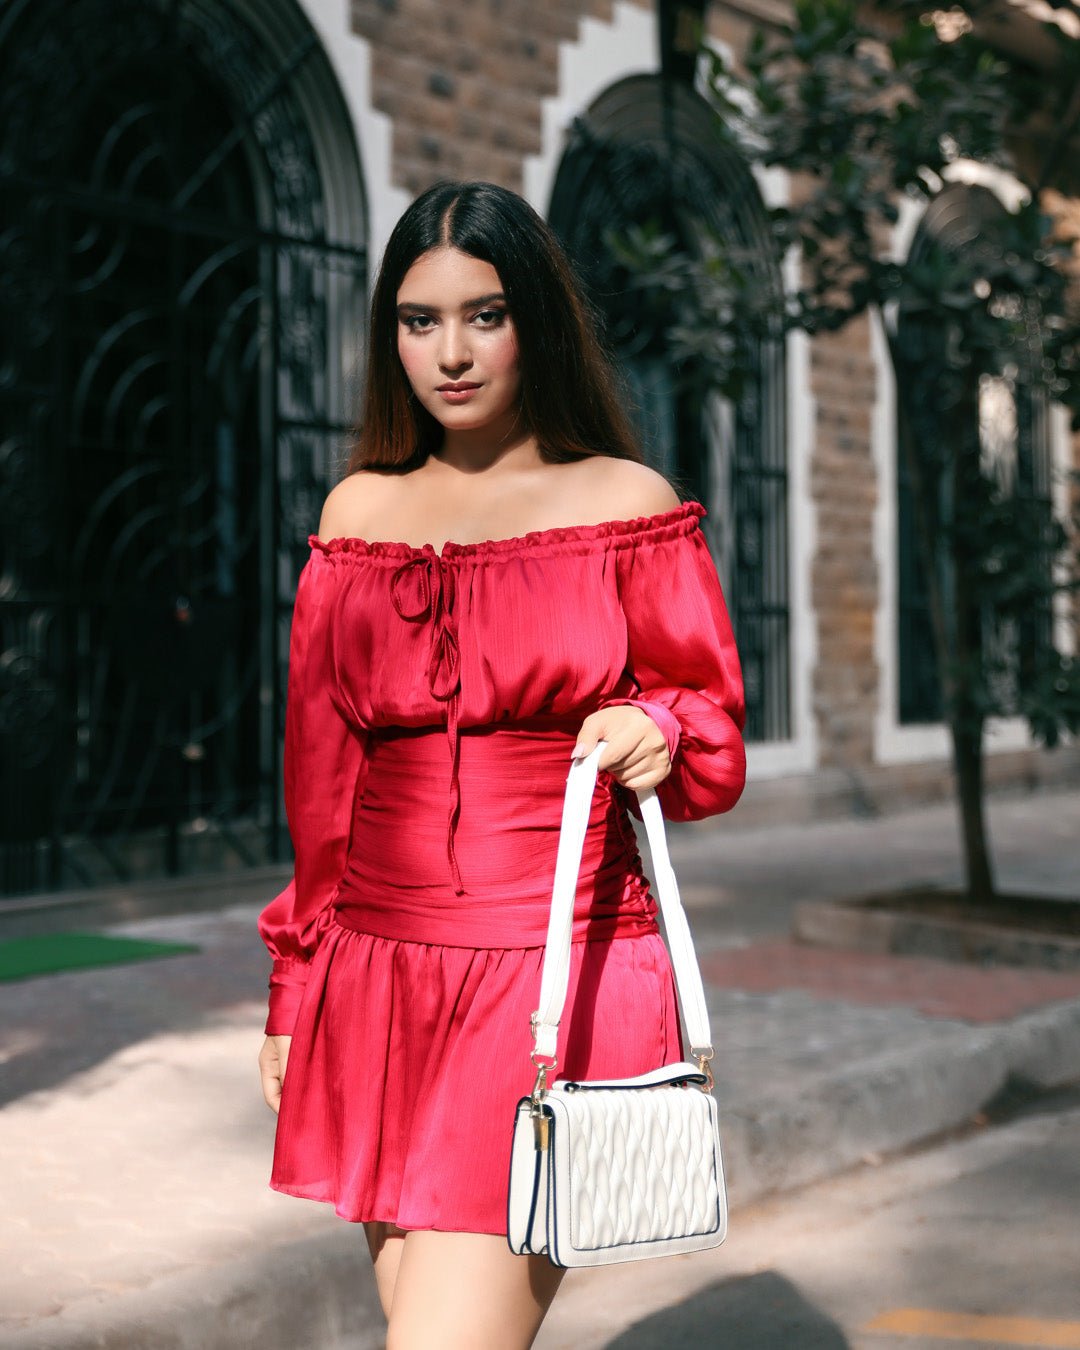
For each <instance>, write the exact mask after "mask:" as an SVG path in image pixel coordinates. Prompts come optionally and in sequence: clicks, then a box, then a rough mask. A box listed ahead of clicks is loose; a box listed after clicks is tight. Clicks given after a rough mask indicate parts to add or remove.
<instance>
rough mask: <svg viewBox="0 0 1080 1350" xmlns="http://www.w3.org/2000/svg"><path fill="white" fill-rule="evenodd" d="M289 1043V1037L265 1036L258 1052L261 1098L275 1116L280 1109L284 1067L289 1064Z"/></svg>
mask: <svg viewBox="0 0 1080 1350" xmlns="http://www.w3.org/2000/svg"><path fill="white" fill-rule="evenodd" d="M291 1043H292V1037H291V1036H267V1038H266V1040H265V1041H263V1047H262V1049H261V1050H260V1051H259V1073H260V1074H261V1075H262V1090H263V1096H264V1097H265V1098H266V1104H267V1106H268V1107H269V1108H270V1110H271V1111H273V1113H274V1114H275V1115H277V1113H278V1111H279V1110H280V1108H281V1088H282V1085H283V1084H284V1082H285V1066H286V1065H287V1064H288V1062H289V1046H290V1044H291Z"/></svg>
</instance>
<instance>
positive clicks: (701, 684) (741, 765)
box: [601, 518, 746, 821]
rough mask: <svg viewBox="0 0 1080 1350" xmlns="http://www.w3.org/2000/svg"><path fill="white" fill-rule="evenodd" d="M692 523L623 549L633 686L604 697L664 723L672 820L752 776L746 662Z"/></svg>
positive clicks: (711, 807) (726, 806) (705, 807)
mask: <svg viewBox="0 0 1080 1350" xmlns="http://www.w3.org/2000/svg"><path fill="white" fill-rule="evenodd" d="M691 525H692V527H691V528H689V529H687V530H684V531H682V532H680V533H678V534H676V535H674V536H672V537H669V538H666V539H664V540H662V541H659V542H657V543H656V544H652V545H644V546H639V547H636V548H627V549H622V550H620V553H619V558H618V564H617V565H618V584H619V598H620V603H621V606H622V609H623V613H624V615H625V618H626V628H627V664H626V671H625V677H626V678H627V679H628V680H629V682H630V683H631V684H632V686H633V687H632V688H631V690H630V691H629V693H628V694H627V695H626V696H619V697H613V698H608V699H605V700H604V701H603V702H602V704H601V706H602V707H612V706H614V705H618V704H631V705H633V706H635V707H638V708H641V709H642V710H643V711H644V712H646V713H648V714H649V716H650V717H652V718H653V720H654V721H655V722H656V724H657V726H658V727H659V728H660V730H661V732H662V733H663V735H664V739H665V741H666V742H667V746H668V753H669V755H670V757H671V765H672V767H671V772H670V774H669V775H668V777H667V778H665V779H664V781H663V782H662V783H660V784H659V786H658V787H657V789H656V792H657V796H658V797H659V799H660V805H661V807H662V808H663V811H664V816H665V817H666V818H667V819H668V820H674V821H686V820H701V819H703V818H704V817H706V816H711V815H718V814H719V813H720V812H723V811H729V810H730V809H731V808H732V807H733V806H734V805H735V803H736V802H737V801H738V799H739V797H740V795H741V794H742V790H743V787H744V786H745V782H746V751H745V747H744V744H743V737H742V732H743V728H744V726H745V723H746V701H745V695H744V692H743V682H742V668H741V666H740V664H739V656H738V651H737V649H736V646H735V637H734V634H733V632H732V628H731V620H730V618H729V616H728V609H727V604H726V602H725V600H724V595H723V591H722V589H721V584H720V578H719V576H718V575H717V571H716V564H715V563H714V561H713V557H712V554H711V553H710V551H709V545H708V541H707V539H706V537H705V534H704V533H703V531H702V530H701V529H700V528H699V527H698V523H697V519H696V518H695V519H694V520H693V521H692V522H691ZM634 814H635V815H639V814H640V813H639V811H638V810H637V809H634Z"/></svg>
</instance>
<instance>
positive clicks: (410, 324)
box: [404, 314, 431, 333]
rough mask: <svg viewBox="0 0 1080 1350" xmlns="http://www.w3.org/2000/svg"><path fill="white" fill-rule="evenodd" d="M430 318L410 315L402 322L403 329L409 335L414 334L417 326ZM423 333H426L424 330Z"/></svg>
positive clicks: (421, 315) (422, 315)
mask: <svg viewBox="0 0 1080 1350" xmlns="http://www.w3.org/2000/svg"><path fill="white" fill-rule="evenodd" d="M430 317H431V316H430V315H429V314H413V315H410V316H409V318H407V319H405V320H404V323H405V327H406V328H407V329H408V330H409V332H410V333H415V332H416V329H417V325H418V324H420V323H421V322H423V321H425V320H427V319H429V318H430ZM423 331H426V330H423Z"/></svg>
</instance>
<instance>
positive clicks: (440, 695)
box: [390, 544, 465, 895]
mask: <svg viewBox="0 0 1080 1350" xmlns="http://www.w3.org/2000/svg"><path fill="white" fill-rule="evenodd" d="M390 599H391V601H392V602H393V605H394V608H395V609H396V610H397V612H398V613H399V614H400V615H401V617H402V618H403V619H406V620H408V621H409V622H410V623H417V622H422V621H423V620H425V619H430V621H431V647H430V649H429V656H428V666H427V680H428V687H429V688H430V689H431V693H432V696H433V697H434V698H437V699H438V700H439V701H440V702H445V703H446V733H447V737H448V739H449V742H450V803H449V808H448V810H447V818H446V856H447V860H448V861H449V864H450V876H451V878H452V879H453V883H454V892H455V894H457V895H461V894H463V892H464V890H465V886H464V884H463V883H462V880H461V872H460V871H459V869H458V863H457V854H456V853H455V851H454V830H455V827H456V825H457V817H458V812H459V809H460V805H461V785H460V783H459V781H458V767H459V763H460V750H461V737H460V734H459V731H458V712H459V702H460V698H459V696H460V693H461V654H460V651H459V649H458V640H457V628H456V623H455V619H454V613H453V608H454V572H453V569H452V568H450V567H447V566H446V565H445V563H444V560H443V559H442V557H441V556H440V555H439V554H438V553H436V552H435V549H434V547H433V546H432V545H431V544H425V545H424V546H423V552H422V554H421V555H420V556H419V557H416V558H410V559H409V560H408V561H407V562H404V563H402V564H401V566H400V567H397V568H395V569H394V573H393V575H392V576H391V578H390Z"/></svg>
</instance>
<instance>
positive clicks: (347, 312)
mask: <svg viewBox="0 0 1080 1350" xmlns="http://www.w3.org/2000/svg"><path fill="white" fill-rule="evenodd" d="M271 19H272V20H273V21H274V23H275V24H276V25H277V28H278V30H279V33H278V37H277V40H276V45H275V41H274V40H273V39H272V38H270V37H268V36H267V34H268V33H271V32H272V31H273V25H271V26H270V28H267V27H266V25H267V23H268V22H269V20H271ZM315 88H318V89H319V90H320V93H319V95H318V96H317V97H316V96H314V95H313V94H312V90H313V89H315ZM328 88H332V89H333V90H334V91H335V96H336V97H337V98H338V99H340V95H336V85H335V84H334V78H333V74H332V72H331V70H330V68H329V65H328V63H327V61H326V58H325V54H324V53H323V52H322V50H321V48H320V46H319V44H318V42H317V39H316V37H315V34H314V33H313V32H312V30H311V29H310V27H309V26H308V25H307V23H306V21H304V19H303V16H302V15H301V13H300V11H299V10H298V9H297V8H296V7H295V5H293V4H292V3H291V0H290V3H287V4H286V3H285V0H272V2H271V0H268V2H267V4H266V5H265V6H264V7H263V8H262V9H260V10H257V11H254V10H253V11H252V13H251V16H250V17H245V15H244V13H242V12H241V9H240V7H239V4H236V5H234V4H231V3H225V0H205V3H199V2H198V0H77V2H76V3H67V2H66V0H29V3H27V2H25V0H19V2H18V3H7V4H5V5H3V6H2V7H0V189H2V191H3V196H4V200H5V203H6V205H5V207H4V215H3V223H2V229H0V297H2V301H3V302H2V304H0V313H2V315H3V319H2V323H3V329H4V350H3V353H2V356H0V409H2V417H3V423H2V447H0V513H2V526H3V530H2V536H3V537H2V542H0V549H2V581H0V749H2V754H3V762H2V767H0V801H2V803H3V809H2V812H0V894H7V895H12V894H18V893H25V892H28V891H35V890H42V889H56V888H64V887H77V886H85V885H95V884H101V883H103V882H109V881H115V880H118V879H120V880H123V879H132V878H140V877H151V876H161V875H168V874H176V873H181V872H186V871H201V870H206V869H210V868H217V867H222V866H236V865H238V864H239V865H243V864H246V863H251V862H256V861H264V860H267V859H269V858H276V857H277V856H279V854H280V853H281V851H282V850H283V848H284V847H285V845H286V843H287V839H286V837H285V833H284V830H283V829H282V824H283V822H282V820H281V813H280V784H279V772H280V744H281V734H282V725H283V706H282V705H283V692H284V674H285V663H286V658H287V635H288V619H289V613H290V609H291V590H292V585H293V583H294V581H295V577H296V573H297V571H298V568H299V565H300V563H301V562H302V558H303V555H304V551H305V547H304V539H305V536H306V534H307V532H308V530H311V529H314V528H315V523H316V522H317V518H318V508H319V503H320V501H321V495H322V493H323V492H324V491H325V488H326V486H327V480H328V478H329V476H330V473H331V469H332V463H331V461H332V459H333V457H334V454H335V452H336V449H337V447H338V445H339V444H340V442H341V433H342V432H343V430H344V428H345V425H346V417H347V412H346V404H347V394H346V390H347V379H346V376H347V374H348V370H347V368H343V357H342V353H343V352H344V351H347V350H348V346H349V342H350V341H352V340H353V339H355V336H356V334H357V333H358V332H359V331H360V328H361V324H362V316H363V291H364V286H365V274H366V261H365V256H364V251H363V247H362V240H363V234H364V227H365V222H364V220H363V218H362V212H357V211H356V210H355V209H354V210H353V212H352V215H353V219H352V220H351V222H350V227H351V228H350V229H349V230H348V231H342V230H341V229H340V224H338V228H337V229H336V230H335V232H334V233H333V234H332V233H331V229H330V226H331V224H333V223H334V222H332V221H331V220H330V219H329V217H331V216H332V215H333V214H334V211H335V210H336V212H337V216H338V222H340V218H341V211H342V197H341V193H340V190H339V192H338V201H337V203H336V206H335V205H334V204H333V203H332V202H331V201H330V194H331V192H332V190H333V189H332V188H331V187H330V186H329V185H328V184H327V182H326V172H325V164H326V152H325V143H326V142H327V140H328V138H329V137H331V135H332V136H334V137H337V138H338V140H339V142H340V143H344V144H345V145H346V148H349V147H351V149H352V155H351V160H352V162H351V166H350V165H349V163H348V162H347V159H346V160H344V161H343V162H342V164H341V166H340V167H342V168H344V169H345V170H346V171H347V172H348V171H351V172H352V174H353V175H354V176H355V184H354V185H353V192H354V196H355V194H358V193H359V171H358V165H357V159H356V155H355V146H354V145H353V143H352V140H351V132H349V131H348V119H347V117H346V115H345V113H344V108H343V106H342V107H341V108H340V109H335V108H334V107H333V105H332V103H331V104H329V105H328V104H327V102H326V99H327V89H328ZM320 100H322V102H321V103H320ZM328 106H329V107H330V110H331V111H330V114H327V112H326V109H327V107H328ZM338 114H340V115H338ZM320 116H322V117H327V116H332V117H334V118H336V125H335V126H334V127H333V128H329V127H327V126H326V125H324V124H319V122H318V121H317V120H313V119H317V118H319V117H320ZM343 233H346V234H347V236H348V237H347V241H346V242H341V238H342V234H343ZM335 238H336V240H337V242H335ZM353 361H354V363H356V362H358V361H359V353H358V352H357V353H355V355H354V358H353Z"/></svg>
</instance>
